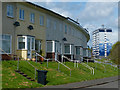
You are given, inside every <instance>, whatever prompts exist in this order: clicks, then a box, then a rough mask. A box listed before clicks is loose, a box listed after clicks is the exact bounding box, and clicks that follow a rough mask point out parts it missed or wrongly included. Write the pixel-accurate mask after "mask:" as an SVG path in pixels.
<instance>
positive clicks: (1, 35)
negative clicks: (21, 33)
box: [0, 34, 12, 54]
mask: <svg viewBox="0 0 120 90" xmlns="http://www.w3.org/2000/svg"><path fill="white" fill-rule="evenodd" d="M2 35H6V36H7V35H8V36H10V53H6V52H5V53H3V52H2V53H1V54H11V53H12V35H10V34H0V36H1V38H0V39H1V42H2V40H3V38H2ZM2 45H3V44H2Z"/></svg>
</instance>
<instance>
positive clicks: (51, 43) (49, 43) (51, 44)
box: [47, 42, 53, 52]
mask: <svg viewBox="0 0 120 90" xmlns="http://www.w3.org/2000/svg"><path fill="white" fill-rule="evenodd" d="M52 47H53V42H47V52H52V49H53V48H52Z"/></svg>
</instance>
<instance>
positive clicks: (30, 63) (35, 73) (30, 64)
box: [27, 61, 38, 79]
mask: <svg viewBox="0 0 120 90" xmlns="http://www.w3.org/2000/svg"><path fill="white" fill-rule="evenodd" d="M27 62H28V64H29V65H31V66H32V67H33V68H34V69H35V79H36V71H37V70H38V69H37V68H36V67H35V66H33V65H32V64H31V63H30V62H29V61H27Z"/></svg>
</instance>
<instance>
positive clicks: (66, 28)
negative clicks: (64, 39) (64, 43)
mask: <svg viewBox="0 0 120 90" xmlns="http://www.w3.org/2000/svg"><path fill="white" fill-rule="evenodd" d="M65 34H67V25H65Z"/></svg>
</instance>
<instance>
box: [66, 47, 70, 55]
mask: <svg viewBox="0 0 120 90" xmlns="http://www.w3.org/2000/svg"><path fill="white" fill-rule="evenodd" d="M65 53H66V54H70V45H65Z"/></svg>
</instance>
